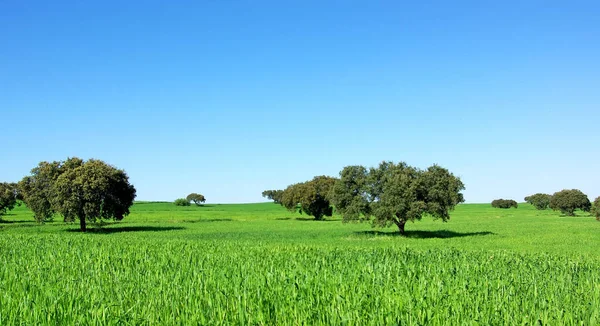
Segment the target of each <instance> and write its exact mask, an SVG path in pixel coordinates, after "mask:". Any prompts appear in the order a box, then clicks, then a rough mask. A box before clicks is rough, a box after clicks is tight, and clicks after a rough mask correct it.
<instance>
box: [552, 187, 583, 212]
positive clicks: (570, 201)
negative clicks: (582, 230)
mask: <svg viewBox="0 0 600 326" xmlns="http://www.w3.org/2000/svg"><path fill="white" fill-rule="evenodd" d="M550 208H552V209H553V210H555V211H561V212H562V213H563V214H565V215H568V216H575V210H577V209H580V210H582V211H584V212H589V211H590V209H591V208H592V203H590V200H589V199H588V196H586V194H584V193H583V192H581V190H579V189H570V190H569V189H564V190H561V191H559V192H555V193H554V195H552V199H550Z"/></svg>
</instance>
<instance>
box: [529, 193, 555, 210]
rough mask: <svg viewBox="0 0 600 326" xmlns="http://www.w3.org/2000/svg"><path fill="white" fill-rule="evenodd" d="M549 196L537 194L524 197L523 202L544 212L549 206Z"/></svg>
mask: <svg viewBox="0 0 600 326" xmlns="http://www.w3.org/2000/svg"><path fill="white" fill-rule="evenodd" d="M551 199H552V196H551V195H548V194H542V193H537V194H535V195H531V196H527V197H525V201H526V202H527V203H529V204H531V205H533V206H534V207H535V208H536V209H539V210H544V209H548V207H549V206H550V200H551Z"/></svg>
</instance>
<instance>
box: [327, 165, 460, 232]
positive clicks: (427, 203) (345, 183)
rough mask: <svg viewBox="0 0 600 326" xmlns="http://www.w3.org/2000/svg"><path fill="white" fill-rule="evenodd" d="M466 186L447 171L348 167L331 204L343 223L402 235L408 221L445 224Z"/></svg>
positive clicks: (432, 167) (402, 166)
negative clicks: (367, 224) (395, 229)
mask: <svg viewBox="0 0 600 326" xmlns="http://www.w3.org/2000/svg"><path fill="white" fill-rule="evenodd" d="M464 188H465V187H464V184H463V183H462V182H461V180H460V179H459V178H458V177H455V176H454V175H453V174H452V173H450V172H449V171H448V170H447V169H444V168H442V167H440V166H438V165H433V166H431V167H429V168H427V169H426V170H420V169H418V168H415V167H412V166H409V165H407V164H406V163H404V162H400V163H393V162H382V163H381V164H380V165H379V166H378V167H372V168H370V169H367V168H365V167H364V166H347V167H345V168H344V169H343V170H342V171H341V172H340V179H339V180H338V181H337V182H336V183H335V185H334V187H333V191H332V201H333V204H334V205H335V207H336V209H337V211H338V212H339V213H340V214H341V215H342V217H343V220H344V222H349V221H371V223H372V224H373V226H380V227H387V226H390V225H396V226H397V227H398V230H399V231H400V233H401V234H404V226H405V225H406V222H408V221H415V220H420V219H421V218H422V217H423V216H424V215H430V216H432V217H433V218H434V219H437V218H440V219H442V220H443V221H447V220H448V219H450V215H449V212H450V211H451V210H452V209H454V207H455V206H456V205H457V204H459V203H461V202H463V201H464V198H463V195H462V193H461V191H462V190H464Z"/></svg>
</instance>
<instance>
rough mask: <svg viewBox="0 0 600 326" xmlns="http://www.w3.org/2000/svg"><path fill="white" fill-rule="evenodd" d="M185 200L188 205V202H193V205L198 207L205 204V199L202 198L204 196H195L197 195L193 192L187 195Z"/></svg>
mask: <svg viewBox="0 0 600 326" xmlns="http://www.w3.org/2000/svg"><path fill="white" fill-rule="evenodd" d="M185 199H187V201H188V203H189V202H190V201H193V202H194V204H196V206H200V205H202V204H203V203H204V202H206V198H204V196H203V195H201V194H197V193H195V192H193V193H191V194H189V195H187V197H186V198H185Z"/></svg>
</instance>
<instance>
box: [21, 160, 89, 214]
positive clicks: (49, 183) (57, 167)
mask: <svg viewBox="0 0 600 326" xmlns="http://www.w3.org/2000/svg"><path fill="white" fill-rule="evenodd" d="M82 164H83V160H82V159H80V158H77V157H73V158H68V159H67V160H66V161H54V162H46V161H43V162H40V163H39V164H38V166H36V167H35V168H33V169H32V170H31V175H29V176H26V177H24V178H23V180H21V182H19V189H20V190H21V193H22V196H23V201H24V202H25V204H26V205H27V207H29V209H30V210H31V211H32V212H33V217H34V218H35V220H36V221H38V222H44V221H47V220H50V219H52V218H53V216H54V214H55V213H56V209H55V208H56V207H54V206H53V205H52V203H51V199H52V198H54V196H55V195H54V186H55V183H56V180H57V179H58V177H59V176H60V175H61V174H62V173H64V172H65V171H67V170H70V169H74V168H76V167H79V166H81V165H82Z"/></svg>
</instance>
